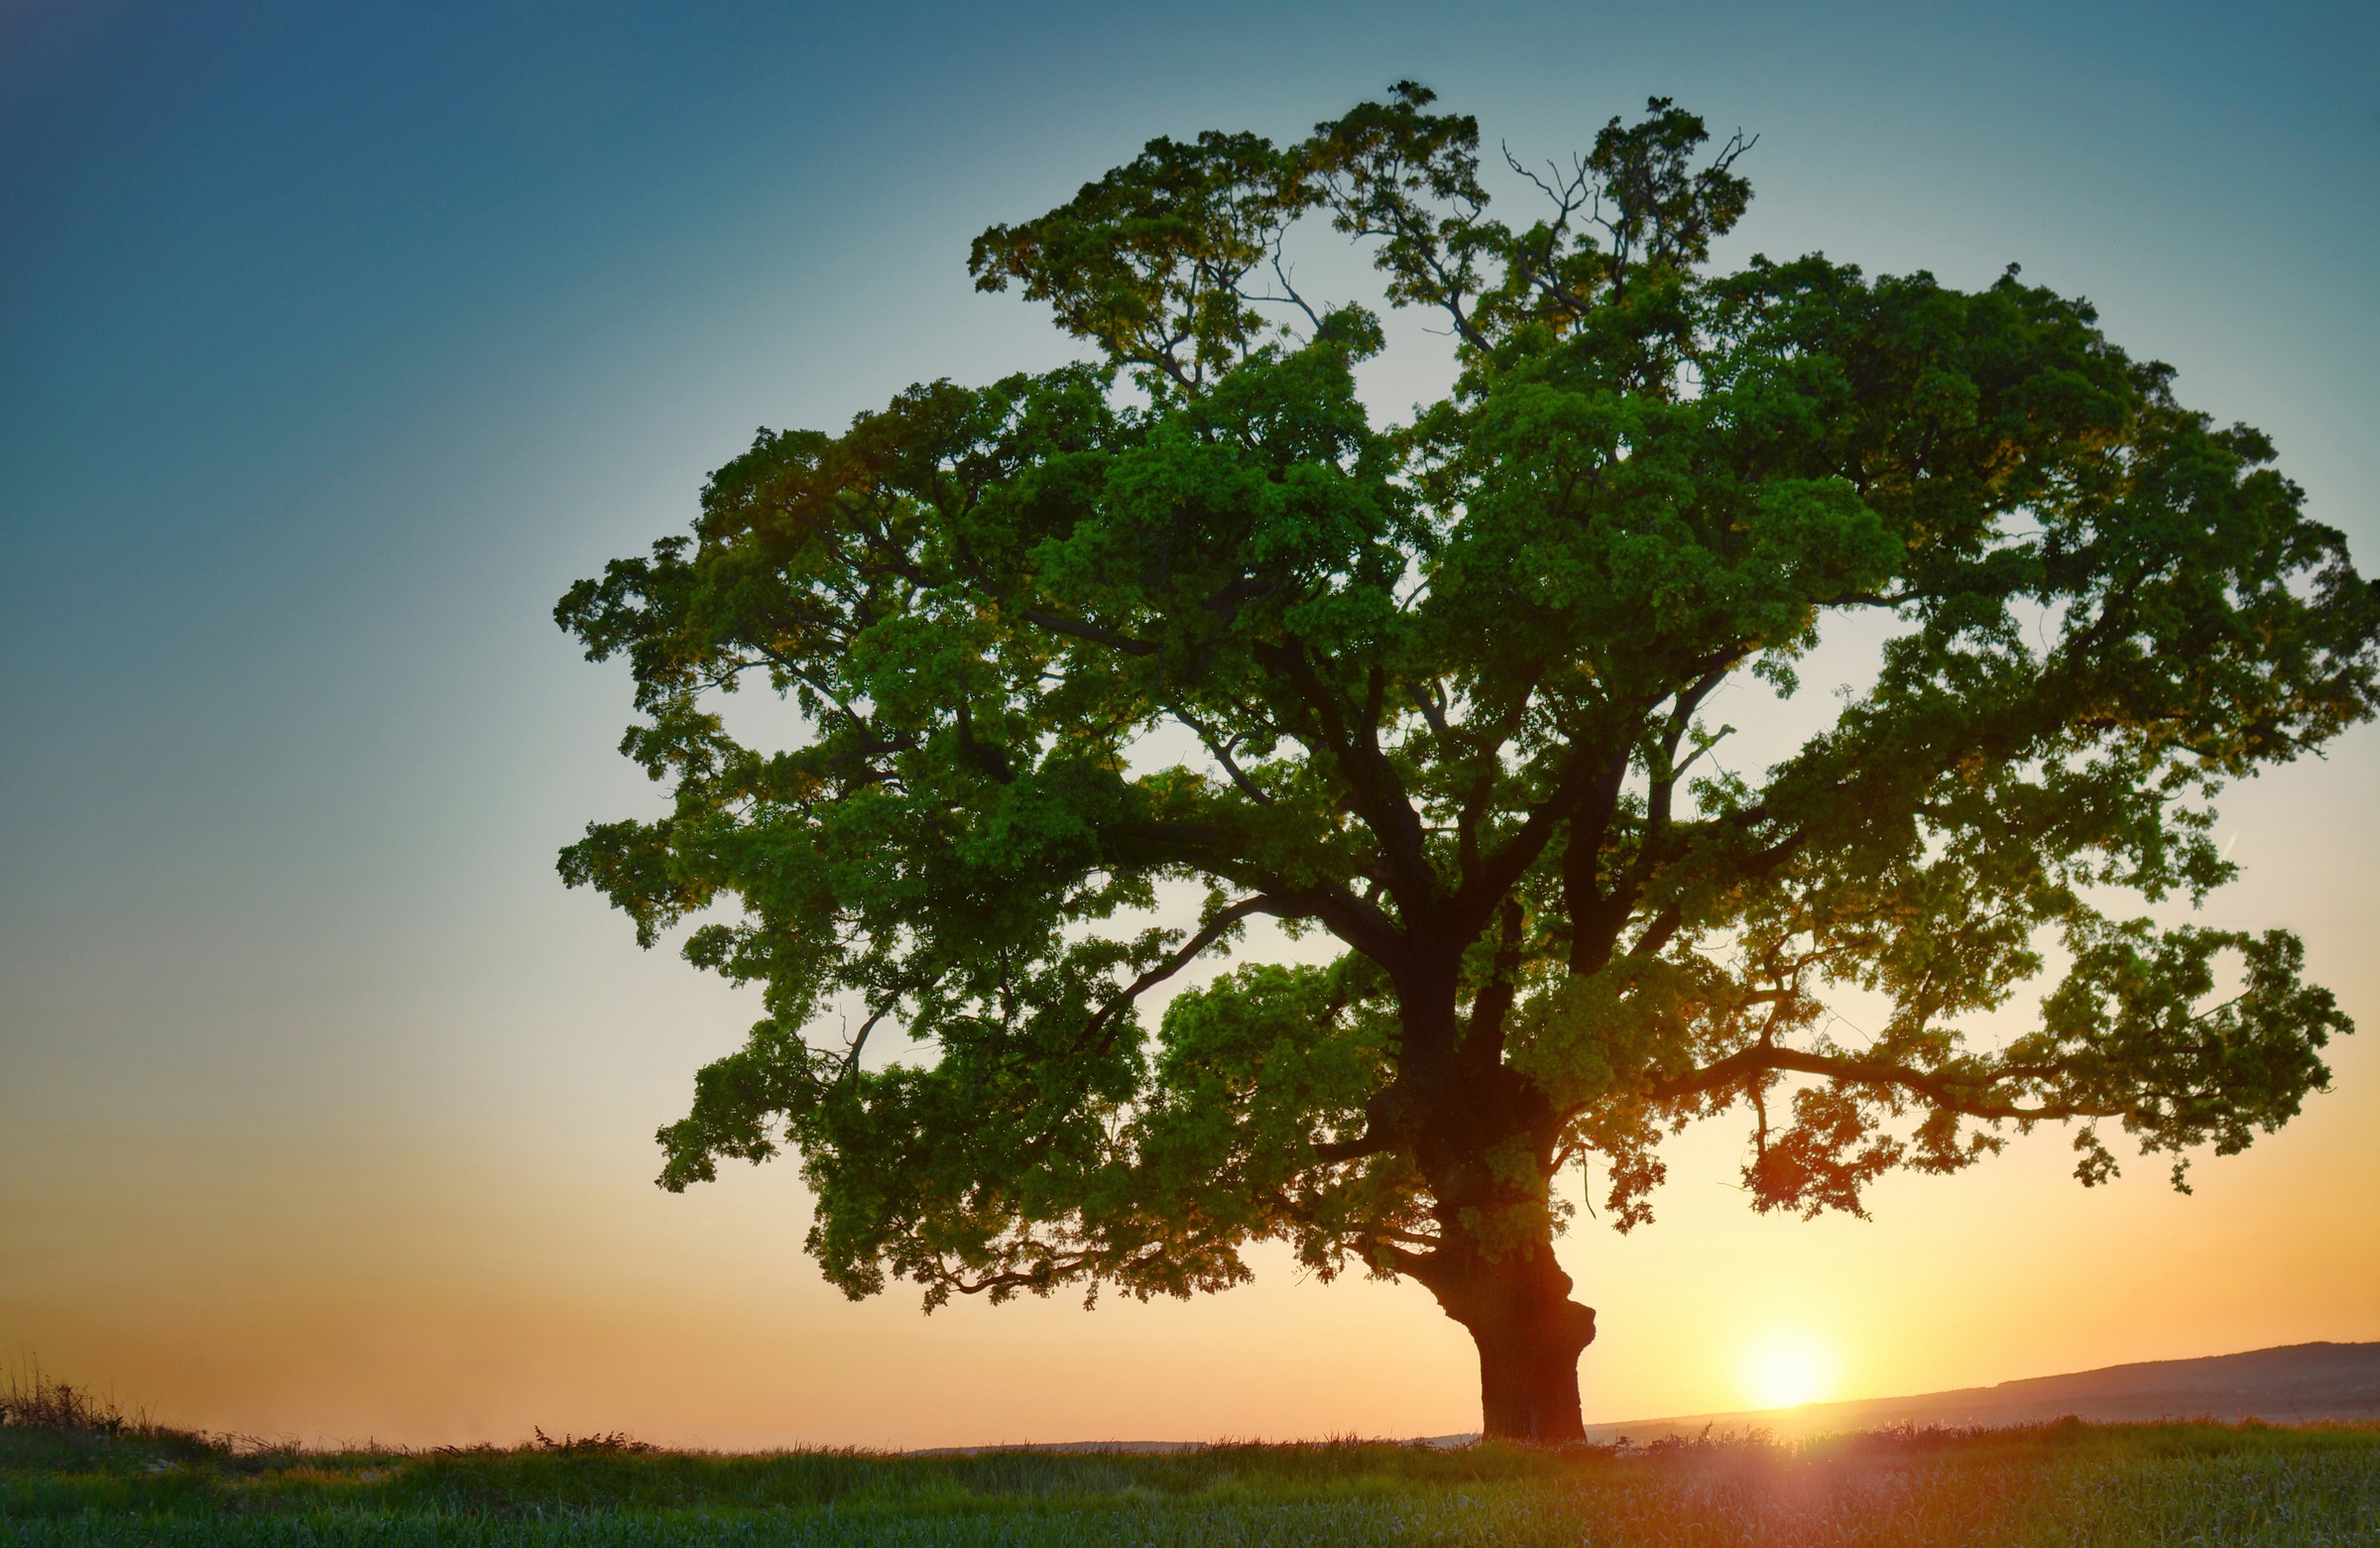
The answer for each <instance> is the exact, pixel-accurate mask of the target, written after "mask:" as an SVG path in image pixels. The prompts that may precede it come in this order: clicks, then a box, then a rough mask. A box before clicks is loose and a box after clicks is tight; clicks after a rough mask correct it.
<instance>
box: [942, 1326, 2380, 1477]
mask: <svg viewBox="0 0 2380 1548" xmlns="http://www.w3.org/2000/svg"><path fill="white" fill-rule="evenodd" d="M2069 1414H2072V1415H2074V1416H2075V1417H2076V1418H2078V1419H2090V1420H2095V1421H2097V1422H2099V1423H2102V1424H2127V1423H2129V1424H2140V1423H2152V1422H2154V1421H2156V1420H2159V1419H2219V1420H2222V1421H2224V1422H2225V1423H2232V1424H2236V1423H2238V1422H2239V1421H2241V1420H2245V1419H2261V1420H2263V1421H2265V1422H2266V1423H2267V1424H2315V1423H2319V1422H2321V1421H2324V1420H2329V1421H2334V1422H2344V1423H2357V1422H2361V1423H2367V1424H2368V1423H2372V1422H2375V1421H2380V1344H2289V1345H2284V1346H2282V1347H2280V1348H2278V1349H2259V1350H2250V1351H2248V1352H2247V1353H2246V1354H2242V1355H2209V1356H2206V1357H2204V1358H2203V1359H2200V1360H2149V1361H2142V1362H2140V1363H2138V1364H2135V1365H2129V1366H2105V1367H2102V1368H2100V1369H2097V1370H2077V1371H2072V1372H2070V1373H2068V1374H2066V1375H2058V1376H2025V1377H2022V1378H2020V1379H2018V1380H2014V1381H2002V1382H2000V1383H1999V1384H1998V1385H1997V1386H1968V1387H1960V1388H1958V1389H1957V1390H1955V1391H1949V1392H1925V1393H1921V1394H1919V1395H1918V1396H1915V1397H1863V1398H1854V1399H1852V1400H1850V1401H1848V1402H1840V1403H1805V1404H1803V1405H1802V1406H1801V1407H1799V1408H1769V1409H1752V1410H1745V1411H1741V1412H1736V1413H1703V1414H1683V1415H1679V1416H1677V1417H1674V1418H1668V1419H1630V1420H1627V1421H1625V1422H1624V1423H1620V1424H1591V1425H1589V1426H1587V1439H1589V1440H1590V1441H1594V1442H1596V1443H1598V1444H1603V1445H1608V1444H1609V1443H1611V1442H1613V1441H1616V1440H1618V1439H1620V1438H1621V1437H1623V1436H1624V1437H1626V1438H1627V1439H1628V1440H1630V1441H1635V1442H1638V1443H1642V1442H1646V1441H1657V1440H1660V1439H1662V1438H1663V1437H1664V1436H1670V1435H1699V1434H1701V1433H1703V1432H1704V1431H1705V1430H1709V1431H1710V1432H1711V1433H1712V1434H1713V1435H1724V1434H1729V1433H1732V1434H1736V1435H1741V1434H1743V1433H1745V1432H1746V1431H1749V1430H1766V1431H1767V1432H1769V1433H1770V1434H1771V1435H1774V1436H1777V1437H1779V1438H1781V1439H1782V1438H1789V1437H1794V1436H1804V1435H1834V1434H1841V1433H1844V1432H1847V1431H1852V1430H1880V1429H1887V1428H1890V1427H1891V1426H1894V1425H1902V1424H1911V1425H1919V1426H1924V1425H1930V1424H1939V1425H1944V1426H1964V1425H1981V1426H1986V1427H1996V1426H2001V1425H2014V1424H2045V1423H2048V1422H2049V1421H2051V1420H2054V1419H2063V1418H2065V1417H2066V1416H2067V1415H2069ZM1478 1439H1479V1436H1478V1435H1477V1434H1476V1433H1474V1434H1469V1435H1433V1436H1430V1437H1428V1438H1427V1439H1426V1441H1425V1442H1424V1444H1426V1445H1431V1446H1463V1445H1468V1444H1469V1443H1471V1442H1472V1441H1476V1440H1478ZM1208 1444H1210V1443H1208V1442H1204V1441H1059V1442H1054V1443H1047V1442H1045V1443H1042V1444H1038V1445H1036V1444H1031V1443H1026V1444H1022V1445H998V1444H995V1445H991V1446H935V1447H931V1448H929V1449H927V1450H924V1451H916V1452H911V1453H909V1455H910V1456H913V1457H938V1456H954V1455H974V1454H977V1453H982V1452H988V1451H1071V1452H1082V1451H1129V1452H1174V1451H1196V1450H1198V1449H1199V1448H1201V1447H1202V1446H1205V1445H1208Z"/></svg>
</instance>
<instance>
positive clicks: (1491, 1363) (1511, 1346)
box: [1423, 1242, 1595, 1446]
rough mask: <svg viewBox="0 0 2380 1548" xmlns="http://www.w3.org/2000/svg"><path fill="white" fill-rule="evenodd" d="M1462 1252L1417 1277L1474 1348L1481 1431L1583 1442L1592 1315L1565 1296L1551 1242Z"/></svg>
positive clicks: (1554, 1442)
mask: <svg viewBox="0 0 2380 1548" xmlns="http://www.w3.org/2000/svg"><path fill="white" fill-rule="evenodd" d="M1462 1256H1463V1258H1464V1259H1466V1260H1465V1261H1462V1262H1461V1263H1460V1265H1459V1266H1458V1265H1457V1264H1456V1263H1450V1262H1445V1261H1443V1260H1442V1261H1441V1263H1440V1264H1438V1265H1435V1266H1437V1267H1438V1268H1439V1269H1440V1270H1441V1271H1440V1272H1439V1273H1433V1274H1431V1275H1430V1276H1429V1278H1427V1279H1425V1280H1424V1281H1423V1282H1424V1283H1425V1284H1428V1285H1429V1288H1430V1290H1431V1292H1432V1293H1433V1294H1435V1295H1436V1296H1437V1297H1438V1304H1439V1305H1441V1306H1443V1307H1444V1308H1445V1309H1446V1314H1447V1315H1448V1316H1450V1317H1452V1318H1454V1319H1455V1320H1456V1321H1457V1322H1459V1323H1461V1324H1463V1326H1464V1327H1465V1328H1467V1329H1469V1330H1470V1332H1471V1338H1472V1342H1473V1343H1474V1344H1476V1345H1477V1346H1478V1347H1479V1351H1480V1419H1481V1428H1482V1430H1483V1431H1484V1432H1485V1433H1486V1434H1487V1437H1488V1438H1489V1439H1490V1440H1502V1441H1521V1442H1525V1443H1527V1444H1530V1445H1536V1446H1558V1445H1561V1444H1564V1443H1565V1442H1570V1441H1581V1440H1585V1439H1586V1438H1587V1431H1586V1426H1585V1423H1584V1421H1583V1419H1582V1417H1581V1415H1580V1410H1579V1356H1580V1355H1581V1354H1582V1353H1584V1352H1585V1350H1586V1348H1587V1346H1588V1345H1590V1344H1592V1343H1594V1342H1595V1312H1594V1310H1593V1309H1592V1308H1590V1307H1585V1306H1581V1305H1580V1304H1579V1303H1578V1302H1576V1301H1574V1300H1572V1299H1571V1298H1570V1285H1571V1280H1570V1275H1569V1274H1567V1273H1564V1272H1563V1271H1562V1265H1561V1264H1560V1263H1558V1262H1556V1261H1555V1260H1554V1252H1553V1244H1552V1243H1550V1242H1547V1243H1544V1244H1540V1245H1537V1246H1534V1247H1531V1248H1525V1249H1515V1250H1512V1251H1509V1252H1506V1253H1505V1254H1504V1255H1503V1256H1501V1257H1498V1258H1494V1259H1487V1258H1483V1257H1480V1256H1478V1255H1475V1254H1471V1253H1464V1254H1462ZM1448 1270H1452V1271H1448ZM1432 1280H1436V1281H1437V1282H1435V1283H1432V1282H1431V1281H1432Z"/></svg>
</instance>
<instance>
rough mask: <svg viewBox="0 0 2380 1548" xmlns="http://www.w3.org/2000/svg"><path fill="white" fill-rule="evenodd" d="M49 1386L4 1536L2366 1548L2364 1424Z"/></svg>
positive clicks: (273, 1541) (2375, 1518)
mask: <svg viewBox="0 0 2380 1548" xmlns="http://www.w3.org/2000/svg"><path fill="white" fill-rule="evenodd" d="M47 1390H48V1391H49V1393H50V1397H49V1399H48V1400H47V1403H46V1406H45V1405H43V1404H32V1403H27V1402H26V1401H24V1400H23V1399H24V1393H23V1392H22V1391H20V1392H19V1394H18V1397H19V1401H18V1403H17V1405H16V1407H14V1408H13V1409H10V1410H8V1411H7V1412H6V1419H7V1421H8V1422H6V1423H0V1545H15V1544H29V1545H30V1544H45V1545H48V1544H59V1545H67V1544H72V1545H92V1548H98V1545H113V1544H134V1543H143V1544H146V1543H166V1544H190V1545H198V1544H209V1545H211V1544H230V1545H259V1548H261V1545H267V1544H270V1545H277V1548H278V1545H291V1548H296V1545H307V1548H315V1545H322V1548H328V1545H335V1544H350V1543H352V1544H376V1545H387V1548H410V1545H415V1544H422V1545H428V1544H487V1545H491V1548H493V1545H500V1544H501V1545H512V1544H538V1545H547V1544H551V1545H557V1548H558V1545H565V1544H567V1545H574V1548H575V1545H586V1548H598V1545H600V1548H614V1545H617V1548H631V1545H634V1548H645V1545H654V1548H659V1545H662V1544H669V1545H679V1544H696V1545H707V1544H754V1545H761V1544H810V1543H816V1544H854V1545H858V1544H900V1545H910V1544H914V1545H920V1548H923V1545H929V1544H931V1545H940V1544H965V1545H977V1544H981V1545H993V1544H1000V1545H1016V1548H1042V1545H1050V1548H1056V1545H1061V1544H1064V1545H1072V1544H1110V1543H1123V1544H1131V1545H1135V1548H1138V1545H1147V1548H1160V1545H1161V1548H1174V1545H1180V1548H1191V1545H1209V1544H1213V1545H1225V1544H1230V1545H1258V1544H1308V1543H1334V1544H1336V1543H1345V1544H1358V1545H1372V1544H1379V1545H1388V1544H1408V1543H1413V1544H1420V1543H1433V1544H1450V1545H1465V1544H1480V1545H1487V1544H1510V1545H1524V1544H1556V1543H1560V1544H1586V1545H1597V1548H1604V1545H1608V1548H1637V1545H1645V1548H1650V1545H1655V1544H1660V1545H1678V1548H1684V1545H1689V1544H1691V1545H1694V1548H1714V1545H1725V1544H1747V1545H1749V1544H1760V1545H1772V1544H1773V1545H1780V1548H1784V1545H1791V1548H1833V1545H1838V1544H1841V1545H1852V1544H1858V1545H1863V1548H1865V1545H1873V1548H1883V1545H1902V1544H1906V1545H1913V1548H1914V1545H1920V1544H1924V1545H1935V1544H1962V1545H1965V1544H2044V1545H2047V1544H2076V1545H2080V1544H2101V1543H2110V1544H2156V1545H2169V1544H2170V1545H2180V1544H2225V1545H2233V1544H2237V1545H2256V1544H2275V1545H2278V1544H2293V1545H2294V1544H2350V1543H2352V1544H2373V1545H2380V1428H2375V1427H2370V1426H2362V1427H2312V1428H2303V1429H2297V1428H2278V1427H2271V1426H2263V1425H2254V1424H2250V1425H2239V1426H2234V1425H2224V1424H2215V1423H2198V1424H2157V1425H2090V1424H2083V1423H2080V1422H2078V1421H2074V1420H2066V1421H2062V1422H2060V1423H2057V1424H2050V1425H2042V1426H2035V1427H2030V1428H2018V1429H2006V1430H1979V1431H1944V1430H1916V1431H1893V1432H1877V1433H1869V1434H1862V1435H1851V1436H1842V1437H1835V1438H1831V1439H1827V1440H1822V1441H1814V1442H1805V1443H1799V1444H1794V1445H1784V1444H1779V1443H1775V1442H1772V1441H1769V1440H1767V1439H1765V1438H1762V1437H1759V1436H1752V1437H1748V1438H1714V1439H1705V1440H1702V1441H1698V1442H1693V1443H1686V1442H1666V1443H1663V1444H1659V1445H1654V1446H1646V1447H1629V1446H1616V1447H1582V1448H1574V1449H1572V1450H1569V1451H1561V1452H1550V1451H1532V1450H1525V1449H1520V1448H1512V1447H1503V1446H1494V1445H1483V1446H1471V1447H1463V1448H1455V1449H1433V1448H1431V1447H1427V1446H1421V1445H1396V1444H1383V1443H1375V1442H1358V1441H1344V1442H1329V1443H1320V1444H1307V1445H1219V1446H1213V1447H1208V1448H1204V1449H1201V1450H1197V1451H1191V1452H1181V1453H1170V1454H1158V1455H1147V1454H1125V1453H1115V1452H1074V1453H1053V1452H1028V1451H1000V1452H987V1453H979V1454H975V1455H945V1456H899V1455H892V1454H882V1453H866V1452H853V1451H799V1452H783V1453H772V1454H761V1455H708V1454H701V1453H688V1452H671V1451H661V1450H657V1449H654V1448H651V1447H647V1446H643V1445H640V1444H639V1443H637V1442H635V1441H633V1440H629V1439H627V1438H625V1437H621V1436H598V1437H593V1438H565V1439H562V1440H551V1439H546V1438H543V1437H540V1438H539V1439H538V1440H537V1441H536V1442H535V1443H533V1444H531V1445H528V1446H523V1447H518V1448H512V1449H499V1448H494V1447H479V1448H445V1449H438V1450H430V1451H405V1452H398V1451H387V1450H374V1449H358V1450H347V1451H321V1450H307V1449H303V1448H298V1447H295V1446H271V1445H261V1444H258V1443H256V1442H253V1441H248V1442H242V1441H237V1440H233V1439H227V1438H223V1437H211V1436H205V1435H199V1434H194V1433H190V1432H185V1431H178V1430H174V1429H170V1428H165V1427H161V1426H157V1425H152V1424H145V1423H141V1422H138V1421H135V1420H128V1419H126V1418H125V1417H124V1416H122V1415H120V1414H116V1413H113V1412H112V1411H110V1410H106V1409H104V1408H102V1407H98V1406H96V1405H92V1404H90V1403H88V1402H87V1400H85V1399H82V1398H81V1397H80V1396H79V1395H78V1394H76V1393H75V1392H74V1391H73V1389H71V1388H63V1389H61V1388H57V1387H51V1388H48V1389H47ZM61 1390H62V1391H63V1392H64V1393H65V1394H66V1395H65V1397H64V1399H63V1400H60V1398H59V1396H58V1393H59V1392H60V1391H61Z"/></svg>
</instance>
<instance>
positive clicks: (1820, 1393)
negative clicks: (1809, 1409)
mask: <svg viewBox="0 0 2380 1548" xmlns="http://www.w3.org/2000/svg"><path fill="white" fill-rule="evenodd" d="M1743 1374H1744V1388H1745V1390H1746V1391H1747V1392H1748V1393H1749V1394H1750V1396H1751V1398H1752V1402H1753V1406H1754V1407H1757V1408H1798V1407H1800V1406H1801V1405H1802V1404H1804V1403H1809V1402H1816V1401H1817V1400H1818V1399H1819V1398H1822V1397H1824V1396H1826V1395H1827V1392H1828V1390H1829V1388H1831V1387H1832V1386H1833V1385H1834V1384H1835V1359H1834V1353H1833V1351H1831V1350H1829V1349H1828V1348H1827V1347H1826V1346H1825V1345H1824V1344H1822V1343H1820V1342H1819V1341H1818V1340H1816V1339H1814V1338H1812V1337H1810V1336H1809V1335H1808V1334H1806V1333H1800V1332H1784V1331H1780V1332H1776V1333H1771V1334H1768V1335H1767V1336H1766V1337H1764V1338H1762V1339H1760V1340H1758V1341H1757V1342H1755V1343H1754V1344H1752V1345H1751V1346H1750V1347H1749V1348H1747V1349H1746V1350H1745V1351H1744V1361H1743Z"/></svg>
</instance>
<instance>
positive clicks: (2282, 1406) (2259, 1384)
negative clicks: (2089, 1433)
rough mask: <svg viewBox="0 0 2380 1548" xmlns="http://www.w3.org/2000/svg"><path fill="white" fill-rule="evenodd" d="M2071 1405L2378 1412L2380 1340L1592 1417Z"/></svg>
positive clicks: (1977, 1411)
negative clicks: (1799, 1402)
mask: <svg viewBox="0 0 2380 1548" xmlns="http://www.w3.org/2000/svg"><path fill="white" fill-rule="evenodd" d="M2068 1414H2073V1415H2074V1416H2076V1417H2077V1418H2079V1419H2095V1420H2099V1421H2101V1422H2107V1423H2124V1422H2127V1421H2135V1422H2136V1421H2142V1420H2154V1419H2221V1420H2225V1421H2229V1422H2236V1421H2238V1420H2242V1419H2262V1420H2265V1421H2266V1422H2268V1423H2272V1424H2310V1423H2313V1422H2314V1421H2316V1420H2321V1419H2334V1420H2350V1421H2352V1420H2362V1421H2365V1422H2370V1421H2375V1420H2380V1344H2291V1345H2288V1346H2286V1347H2284V1348H2281V1349H2260V1350H2251V1351H2250V1352H2248V1353H2247V1354H2244V1355H2213V1356H2209V1357H2207V1358H2206V1359H2203V1360H2152V1361H2145V1362H2143V1363H2141V1364H2139V1365H2134V1366H2109V1367H2107V1368H2105V1369H2100V1370H2078V1371H2075V1372H2073V1373H2071V1374H2068V1375H2059V1376H2028V1377H2026V1378H2025V1379H2023V1380H2021V1381H2002V1382H2001V1383H1999V1384H1998V1385H1997V1386H1970V1387H1963V1388H1961V1389H1959V1390H1957V1391H1952V1392H1926V1393H1922V1394H1920V1395H1918V1396H1915V1397H1870V1398H1860V1399H1856V1400H1854V1401H1851V1402H1843V1403H1806V1404H1804V1405H1803V1406H1801V1407H1799V1408H1773V1409H1767V1410H1758V1411H1750V1412H1741V1413H1716V1414H1688V1415H1681V1416H1678V1417H1674V1418H1667V1419H1636V1420H1630V1421H1628V1422H1626V1423H1623V1424H1591V1425H1589V1426H1588V1427H1587V1435H1588V1439H1590V1440H1594V1441H1611V1440H1616V1439H1617V1438H1618V1437H1620V1436H1622V1435H1625V1436H1626V1437H1627V1438H1628V1439H1630V1440H1632V1441H1640V1442H1641V1441H1648V1440H1657V1439H1659V1438H1660V1437H1662V1436H1664V1435H1691V1434H1695V1433H1698V1432H1700V1431H1701V1430H1702V1429H1703V1428H1704V1427H1705V1426H1709V1427H1710V1428H1711V1429H1712V1431H1713V1432H1714V1433H1719V1432H1723V1431H1728V1430H1732V1431H1735V1432H1737V1433H1741V1432H1742V1431H1745V1430H1749V1429H1755V1428H1757V1429H1765V1430H1768V1431H1770V1432H1771V1433H1772V1434H1776V1435H1779V1436H1789V1435H1825V1434H1831V1433H1836V1432H1841V1431H1846V1430H1874V1429H1881V1428H1885V1427H1887V1426H1891V1425H1900V1424H1914V1425H1929V1424H1940V1425H2006V1424H2039V1423H2042V1422H2044V1421H2047V1420H2052V1419H2061V1418H2064V1417H2065V1416H2066V1415H2068Z"/></svg>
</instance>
